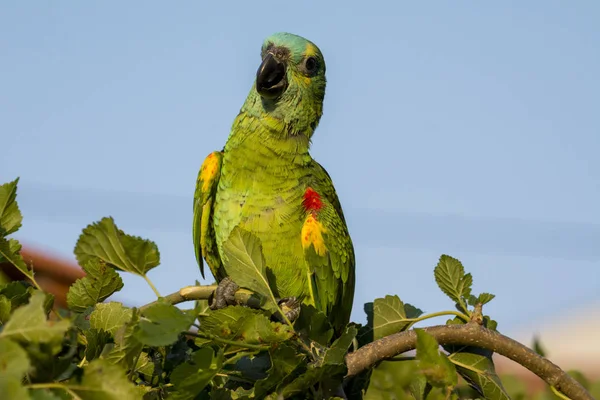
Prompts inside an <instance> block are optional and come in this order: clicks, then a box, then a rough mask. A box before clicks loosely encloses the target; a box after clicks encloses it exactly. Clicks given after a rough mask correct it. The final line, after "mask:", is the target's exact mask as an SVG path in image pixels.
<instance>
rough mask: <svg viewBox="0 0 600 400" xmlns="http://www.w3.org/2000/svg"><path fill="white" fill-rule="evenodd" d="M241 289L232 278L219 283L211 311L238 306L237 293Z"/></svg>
mask: <svg viewBox="0 0 600 400" xmlns="http://www.w3.org/2000/svg"><path fill="white" fill-rule="evenodd" d="M239 288H240V287H239V286H238V285H237V284H236V283H235V282H234V281H232V280H231V279H230V278H225V279H223V280H222V281H221V282H219V285H218V286H217V290H215V294H214V296H213V301H212V304H211V305H210V309H211V310H219V309H221V308H225V307H227V306H231V305H236V304H237V301H236V300H235V292H237V291H238V289H239Z"/></svg>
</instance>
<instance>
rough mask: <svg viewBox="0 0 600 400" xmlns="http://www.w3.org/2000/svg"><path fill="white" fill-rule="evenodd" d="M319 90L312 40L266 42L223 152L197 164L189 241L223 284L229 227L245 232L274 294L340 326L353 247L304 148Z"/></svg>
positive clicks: (280, 37) (276, 37) (319, 66)
mask: <svg viewBox="0 0 600 400" xmlns="http://www.w3.org/2000/svg"><path fill="white" fill-rule="evenodd" d="M325 86H326V78H325V60H324V58H323V55H322V53H321V50H320V49H319V48H318V47H317V46H316V45H315V44H314V43H312V42H311V41H309V40H307V39H305V38H303V37H301V36H297V35H294V34H291V33H276V34H273V35H271V36H269V37H268V38H267V39H265V40H264V42H263V44H262V46H261V64H260V66H259V68H258V70H257V72H256V79H255V80H254V82H253V85H252V88H251V89H250V93H249V94H248V96H247V98H246V100H245V102H244V103H243V105H242V107H241V110H240V111H239V113H238V115H237V117H235V119H234V121H233V124H232V127H231V130H230V133H229V137H228V139H227V141H226V143H225V146H224V147H223V150H221V151H215V152H212V153H210V154H209V155H208V156H207V157H206V159H205V160H204V162H203V163H202V165H201V167H200V171H199V173H198V178H197V181H196V189H195V193H194V218H193V241H194V247H195V252H196V259H197V262H198V264H199V266H200V271H201V274H202V276H203V277H204V266H203V258H204V260H205V261H206V263H207V264H208V267H209V268H210V271H211V272H212V274H213V276H214V277H215V279H216V280H217V282H219V283H222V282H225V280H227V279H228V275H229V274H228V268H230V267H229V266H228V261H227V259H226V257H225V255H224V250H223V248H224V244H225V243H226V242H227V240H228V239H229V237H230V235H231V233H232V231H233V230H234V229H242V230H245V231H247V232H249V233H251V234H252V235H254V236H255V237H257V238H258V239H259V240H260V243H261V245H262V250H263V256H264V260H265V263H266V265H267V267H268V268H270V269H271V271H272V273H273V275H274V277H275V279H274V282H275V283H274V284H273V285H274V286H276V287H271V289H272V291H273V293H276V294H277V295H278V296H279V298H280V299H287V300H289V299H291V300H292V301H295V302H296V304H297V305H299V304H300V303H303V304H306V305H309V306H313V307H315V308H316V309H317V310H318V311H320V312H322V313H324V314H325V315H326V316H327V319H328V320H329V322H330V323H331V325H332V327H333V328H334V329H335V330H336V332H340V331H341V330H342V329H343V328H344V327H345V326H346V325H347V324H348V322H349V319H350V313H351V310H352V303H353V298H354V286H355V256H354V247H353V244H352V240H351V238H350V235H349V231H348V227H347V225H346V220H345V218H344V214H343V212H342V207H341V205H340V201H339V199H338V196H337V194H336V191H335V188H334V186H333V183H332V180H331V178H330V176H329V174H328V173H327V171H326V170H325V169H324V168H323V167H322V166H321V165H320V164H319V163H318V162H317V161H315V160H314V159H313V158H312V157H311V155H310V153H309V147H310V144H311V139H312V136H313V134H314V132H315V129H316V128H317V125H318V124H319V120H320V119H321V115H322V113H323V99H324V97H325ZM237 267H239V266H237ZM217 295H218V290H217ZM290 304H291V303H290Z"/></svg>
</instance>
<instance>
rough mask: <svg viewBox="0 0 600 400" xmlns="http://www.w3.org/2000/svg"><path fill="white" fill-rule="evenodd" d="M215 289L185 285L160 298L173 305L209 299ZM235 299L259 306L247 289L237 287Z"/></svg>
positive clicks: (150, 304) (215, 287) (258, 302)
mask: <svg viewBox="0 0 600 400" xmlns="http://www.w3.org/2000/svg"><path fill="white" fill-rule="evenodd" d="M216 289H217V285H207V286H186V287H184V288H181V289H179V290H178V291H176V292H174V293H171V294H169V295H166V296H164V297H162V298H161V299H162V301H164V300H166V301H167V302H168V303H170V304H173V305H175V304H179V303H184V302H186V301H194V300H209V301H210V300H211V299H212V296H213V294H214V292H215V290H216ZM235 299H236V301H237V302H238V303H240V304H246V305H248V306H250V307H254V308H260V304H261V302H260V299H259V298H258V297H257V296H256V295H255V294H254V292H251V291H249V290H246V289H238V291H237V292H236V293H235ZM157 302H158V300H157V301H153V302H152V303H148V304H146V305H143V306H141V307H140V311H144V310H145V309H147V308H148V307H150V306H152V305H154V304H156V303H157Z"/></svg>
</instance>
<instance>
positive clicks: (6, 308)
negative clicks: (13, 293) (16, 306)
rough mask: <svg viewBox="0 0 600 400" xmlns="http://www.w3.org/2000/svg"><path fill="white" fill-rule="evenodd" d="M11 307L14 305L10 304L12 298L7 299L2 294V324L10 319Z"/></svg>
mask: <svg viewBox="0 0 600 400" xmlns="http://www.w3.org/2000/svg"><path fill="white" fill-rule="evenodd" d="M11 308H12V305H11V304H10V300H9V299H7V298H6V296H4V295H1V294H0V326H2V325H4V323H5V322H6V321H8V318H9V317H10V310H11Z"/></svg>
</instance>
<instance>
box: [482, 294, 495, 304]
mask: <svg viewBox="0 0 600 400" xmlns="http://www.w3.org/2000/svg"><path fill="white" fill-rule="evenodd" d="M495 297H496V295H495V294H491V293H481V294H480V295H479V297H478V298H477V303H481V304H487V303H489V302H490V301H492V300H493V299H494V298H495Z"/></svg>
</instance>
